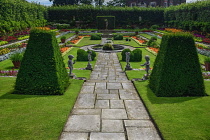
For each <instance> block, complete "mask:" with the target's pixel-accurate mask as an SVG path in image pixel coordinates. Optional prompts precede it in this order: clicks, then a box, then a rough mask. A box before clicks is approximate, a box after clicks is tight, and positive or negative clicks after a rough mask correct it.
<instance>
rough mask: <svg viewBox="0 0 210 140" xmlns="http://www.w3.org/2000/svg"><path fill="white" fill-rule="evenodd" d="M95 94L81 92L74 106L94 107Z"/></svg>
mask: <svg viewBox="0 0 210 140" xmlns="http://www.w3.org/2000/svg"><path fill="white" fill-rule="evenodd" d="M95 96H96V95H95V94H79V97H78V99H77V101H76V103H75V105H74V108H94V104H95Z"/></svg>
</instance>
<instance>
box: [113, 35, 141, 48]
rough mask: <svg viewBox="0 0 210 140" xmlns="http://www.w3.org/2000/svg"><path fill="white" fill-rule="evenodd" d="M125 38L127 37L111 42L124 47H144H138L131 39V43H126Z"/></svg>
mask: <svg viewBox="0 0 210 140" xmlns="http://www.w3.org/2000/svg"><path fill="white" fill-rule="evenodd" d="M126 38H127V37H124V38H123V40H113V43H114V44H121V45H126V46H132V47H145V46H140V45H139V44H137V43H136V42H135V41H134V40H133V39H131V41H126Z"/></svg>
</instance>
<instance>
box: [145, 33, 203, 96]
mask: <svg viewBox="0 0 210 140" xmlns="http://www.w3.org/2000/svg"><path fill="white" fill-rule="evenodd" d="M149 87H150V88H151V89H152V91H153V92H154V93H155V94H156V95H157V96H164V97H169V96H171V97H175V96H204V95H206V94H205V88H204V82H203V78H202V73H201V68H200V64H199V60H198V54H197V52H196V48H195V42H194V40H193V37H192V35H190V34H187V33H176V34H174V33H171V34H166V35H164V36H163V37H162V43H161V46H160V50H159V53H158V55H157V57H156V60H155V63H154V67H153V70H152V73H151V76H150V81H149Z"/></svg>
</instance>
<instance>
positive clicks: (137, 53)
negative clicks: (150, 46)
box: [130, 49, 142, 62]
mask: <svg viewBox="0 0 210 140" xmlns="http://www.w3.org/2000/svg"><path fill="white" fill-rule="evenodd" d="M141 60H142V50H140V49H135V50H133V51H132V52H131V57H130V61H131V62H141Z"/></svg>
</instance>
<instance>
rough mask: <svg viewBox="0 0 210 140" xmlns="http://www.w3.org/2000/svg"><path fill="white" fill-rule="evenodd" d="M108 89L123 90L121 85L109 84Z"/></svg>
mask: <svg viewBox="0 0 210 140" xmlns="http://www.w3.org/2000/svg"><path fill="white" fill-rule="evenodd" d="M107 89H122V85H121V83H107Z"/></svg>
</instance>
